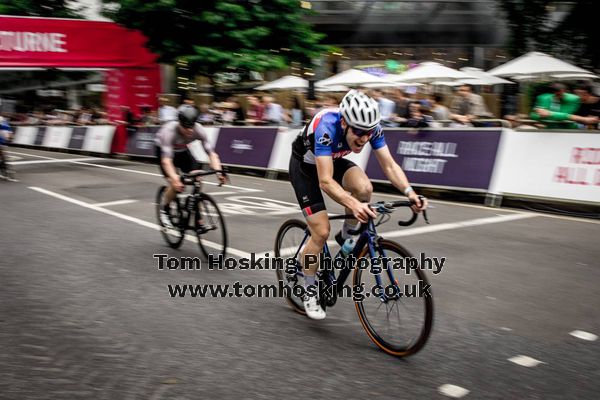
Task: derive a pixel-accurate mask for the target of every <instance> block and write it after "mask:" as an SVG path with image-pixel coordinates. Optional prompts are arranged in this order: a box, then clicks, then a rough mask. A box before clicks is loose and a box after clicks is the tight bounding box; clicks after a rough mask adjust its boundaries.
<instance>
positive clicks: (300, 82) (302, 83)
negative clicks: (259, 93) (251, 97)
mask: <svg viewBox="0 0 600 400" xmlns="http://www.w3.org/2000/svg"><path fill="white" fill-rule="evenodd" d="M307 88H308V81H307V80H306V79H302V78H300V77H298V76H294V75H286V76H284V77H282V78H279V79H275V80H274V81H272V82H269V83H265V84H264V85H260V86H258V87H255V88H254V89H255V90H290V89H307Z"/></svg>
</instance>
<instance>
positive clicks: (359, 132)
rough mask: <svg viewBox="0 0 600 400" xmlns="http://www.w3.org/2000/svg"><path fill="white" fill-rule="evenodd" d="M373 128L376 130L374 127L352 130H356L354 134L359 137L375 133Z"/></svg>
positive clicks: (353, 130)
mask: <svg viewBox="0 0 600 400" xmlns="http://www.w3.org/2000/svg"><path fill="white" fill-rule="evenodd" d="M373 130H374V128H372V129H369V130H364V129H358V128H352V132H354V134H355V135H356V136H358V137H362V136H370V135H371V134H373Z"/></svg>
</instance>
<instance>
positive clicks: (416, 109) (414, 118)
mask: <svg viewBox="0 0 600 400" xmlns="http://www.w3.org/2000/svg"><path fill="white" fill-rule="evenodd" d="M421 107H423V106H421V103H419V102H417V101H413V102H411V103H410V104H409V105H408V118H406V121H405V122H403V123H402V125H401V126H402V127H405V128H427V127H428V126H429V122H431V121H432V120H433V119H432V118H431V116H429V115H426V114H424V112H423V110H422V109H421Z"/></svg>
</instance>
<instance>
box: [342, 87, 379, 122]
mask: <svg viewBox="0 0 600 400" xmlns="http://www.w3.org/2000/svg"><path fill="white" fill-rule="evenodd" d="M340 113H341V114H342V117H344V119H345V120H346V123H347V124H348V125H350V126H351V127H352V128H357V129H360V130H366V131H368V130H370V129H373V128H375V127H376V126H377V124H378V123H379V121H380V120H381V116H380V115H379V105H378V104H377V102H376V101H375V100H373V99H372V98H370V97H369V96H367V95H366V94H364V93H363V92H361V91H358V90H354V89H352V90H350V91H349V92H348V93H346V95H345V96H344V98H343V99H342V102H341V103H340Z"/></svg>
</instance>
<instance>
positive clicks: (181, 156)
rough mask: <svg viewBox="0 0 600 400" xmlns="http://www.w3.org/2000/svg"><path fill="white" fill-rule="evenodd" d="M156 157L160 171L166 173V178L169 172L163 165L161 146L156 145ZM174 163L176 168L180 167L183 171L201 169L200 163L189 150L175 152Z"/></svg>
mask: <svg viewBox="0 0 600 400" xmlns="http://www.w3.org/2000/svg"><path fill="white" fill-rule="evenodd" d="M155 153H156V159H157V160H158V166H159V167H160V172H162V174H163V175H164V177H165V178H168V175H167V172H166V171H165V169H164V168H163V166H162V163H161V162H160V161H161V158H162V152H161V150H160V146H156V147H155ZM173 165H174V166H175V168H178V169H180V170H181V171H182V172H190V171H193V170H196V169H200V164H198V161H196V159H195V158H194V156H193V155H192V153H191V152H190V151H189V150H185V151H179V152H177V151H176V152H174V153H173Z"/></svg>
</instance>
